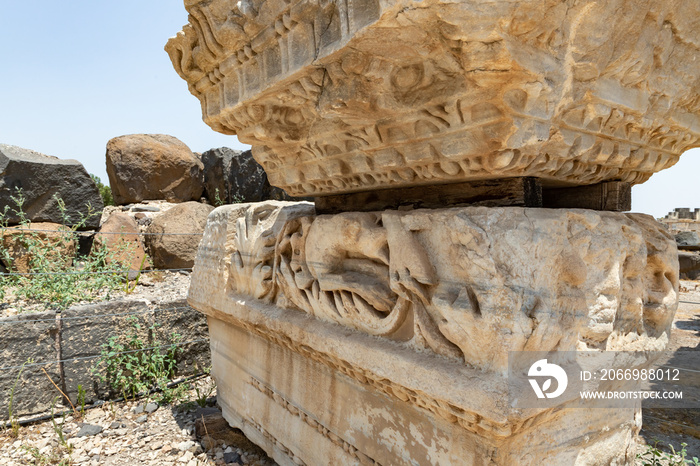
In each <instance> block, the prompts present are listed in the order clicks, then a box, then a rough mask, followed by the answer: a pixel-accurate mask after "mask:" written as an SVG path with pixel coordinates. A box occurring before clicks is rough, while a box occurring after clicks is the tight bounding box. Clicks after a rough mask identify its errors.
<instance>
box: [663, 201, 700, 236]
mask: <svg viewBox="0 0 700 466" xmlns="http://www.w3.org/2000/svg"><path fill="white" fill-rule="evenodd" d="M660 221H661V223H662V224H664V225H665V226H666V227H667V228H668V229H669V231H670V232H671V233H673V234H675V233H680V232H682V231H694V232H696V233H700V209H693V210H691V209H689V208H687V207H678V208H675V209H673V212H669V213H668V214H666V216H665V217H664V218H662V219H660Z"/></svg>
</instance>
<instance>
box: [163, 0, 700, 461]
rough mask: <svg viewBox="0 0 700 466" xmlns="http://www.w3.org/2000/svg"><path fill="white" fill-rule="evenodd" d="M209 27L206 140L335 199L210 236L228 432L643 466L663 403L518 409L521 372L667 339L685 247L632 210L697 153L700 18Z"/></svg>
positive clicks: (563, 10)
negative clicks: (656, 406) (537, 358)
mask: <svg viewBox="0 0 700 466" xmlns="http://www.w3.org/2000/svg"><path fill="white" fill-rule="evenodd" d="M185 6H186V8H187V11H188V12H189V14H190V16H189V24H188V25H186V26H185V27H184V29H183V31H182V32H180V33H178V35H177V36H176V37H174V38H172V39H170V41H169V42H168V44H167V45H166V50H167V52H168V53H169V54H170V57H171V59H172V61H173V65H174V67H175V70H176V71H177V72H178V73H179V74H180V76H181V77H182V78H183V79H185V80H186V81H187V82H188V85H189V89H190V91H191V92H192V94H194V95H195V96H196V97H198V98H199V99H200V101H201V104H202V112H203V117H204V121H205V122H206V123H207V124H209V125H210V126H211V127H212V128H213V129H214V130H216V131H219V132H222V133H225V134H236V135H238V137H239V139H240V140H241V141H242V142H244V143H248V144H251V145H252V146H253V156H254V157H255V159H256V160H257V161H258V162H260V164H261V165H262V166H263V168H264V169H265V171H266V172H267V174H268V178H269V181H270V183H271V184H272V185H275V186H278V187H280V188H283V189H285V190H286V191H287V193H288V194H290V195H292V196H309V197H314V198H315V203H313V204H312V203H306V202H303V203H287V202H275V201H271V202H263V203H253V204H237V205H229V206H223V207H220V208H218V209H216V210H215V211H214V212H212V214H211V215H210V217H209V221H208V225H207V229H206V232H205V235H204V238H203V240H202V243H201V244H200V248H199V251H198V255H197V259H196V263H195V271H194V273H193V277H192V285H191V288H190V294H189V302H190V303H191V305H192V306H194V307H195V308H197V309H199V310H200V311H202V312H203V313H205V314H207V315H208V316H209V328H210V334H211V342H212V343H211V348H212V364H213V367H212V374H213V375H214V377H215V378H216V380H217V384H218V390H219V403H220V404H221V405H222V407H223V411H224V416H225V417H226V419H227V420H228V421H229V422H230V423H231V424H232V425H234V426H236V427H239V428H241V429H242V430H243V431H244V432H245V433H246V435H248V436H249V437H250V438H251V439H252V440H253V441H255V442H256V443H258V444H259V445H261V446H262V447H263V448H264V449H265V450H266V451H267V452H268V453H269V454H270V455H271V456H272V457H273V458H274V459H275V460H276V461H278V462H279V463H280V464H283V465H305V464H307V465H327V464H342V465H350V464H362V465H373V464H377V465H401V464H421V465H423V464H460V465H463V464H465V465H493V464H497V465H511V464H519V465H528V464H581V465H585V464H593V463H595V464H631V463H632V462H633V460H634V456H635V452H634V448H633V443H632V439H633V437H634V435H635V434H636V433H637V432H638V430H639V428H640V426H641V416H640V409H641V408H640V406H641V405H640V404H637V405H636V406H635V407H630V408H606V409H580V408H577V407H576V406H575V405H574V404H572V403H571V402H570V400H569V401H567V400H564V399H562V401H561V402H558V404H555V405H554V406H550V407H547V408H537V409H517V408H515V407H514V406H513V405H512V403H511V401H510V400H509V394H508V361H509V354H511V352H514V351H543V352H560V351H567V350H568V351H578V352H580V353H584V352H593V351H600V350H606V349H607V350H660V349H663V348H664V347H665V345H666V344H667V343H668V339H669V330H670V326H671V322H672V319H673V315H674V313H675V310H676V306H677V300H678V297H677V292H678V259H677V256H676V247H675V243H674V240H673V237H672V236H670V235H669V233H668V232H667V231H666V230H665V229H664V228H663V227H662V226H661V225H660V224H659V223H657V222H656V221H655V220H654V219H653V218H651V217H649V216H646V215H640V214H625V213H622V212H624V211H627V210H629V209H630V188H631V185H632V184H635V183H642V182H644V181H646V180H647V179H648V178H649V177H650V176H651V175H652V174H653V173H655V172H657V171H659V170H662V169H664V168H668V167H670V166H671V165H673V164H674V163H675V162H677V161H678V158H679V157H680V155H681V154H682V153H683V152H684V151H685V150H687V149H689V148H691V147H697V146H698V145H700V139H699V138H700V97H699V95H700V92H699V91H700V83H699V82H698V80H697V76H698V75H699V74H700V62H697V61H695V60H693V58H694V57H696V56H697V55H698V48H699V46H700V31H699V30H698V29H697V27H696V25H695V24H694V23H693V18H696V17H697V15H698V13H699V11H698V9H699V7H698V6H697V4H694V3H692V2H680V1H673V2H652V1H650V0H649V1H637V2H631V3H625V4H618V3H617V2H613V1H612V0H610V1H605V0H604V1H602V2H596V3H591V2H573V3H568V4H567V3H561V2H555V3H547V4H543V3H541V2H534V1H520V2H505V1H496V2H489V3H483V2H476V1H473V0H462V1H450V2H446V1H438V0H428V1H422V2H418V1H409V0H399V1H392V2H389V1H384V0H381V1H380V0H352V1H350V0H347V1H333V2H331V1H322V0H284V1H283V0H247V1H241V2H236V1H232V0H211V1H204V0H187V1H186V2H185Z"/></svg>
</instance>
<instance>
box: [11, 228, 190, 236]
mask: <svg viewBox="0 0 700 466" xmlns="http://www.w3.org/2000/svg"><path fill="white" fill-rule="evenodd" d="M0 230H1V231H9V233H10V234H14V233H23V234H31V233H53V234H55V235H75V236H81V235H82V236H93V235H122V236H202V233H152V232H136V231H124V232H122V231H73V230H39V229H36V230H35V229H31V228H19V227H3V228H0Z"/></svg>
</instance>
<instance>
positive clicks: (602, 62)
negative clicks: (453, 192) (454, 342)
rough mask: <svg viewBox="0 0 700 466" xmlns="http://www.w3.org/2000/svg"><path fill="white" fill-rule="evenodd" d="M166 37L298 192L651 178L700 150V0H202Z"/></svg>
mask: <svg viewBox="0 0 700 466" xmlns="http://www.w3.org/2000/svg"><path fill="white" fill-rule="evenodd" d="M185 6H186V8H187V10H188V12H189V13H190V16H189V24H188V25H187V26H185V28H184V29H183V31H182V32H180V33H178V35H177V36H176V37H174V38H172V39H171V40H170V41H169V42H168V45H167V46H166V50H167V51H168V53H169V54H170V57H171V59H172V61H173V65H174V67H175V69H176V71H177V72H178V73H179V74H180V76H181V77H182V78H183V79H185V80H186V81H187V82H188V83H189V87H190V91H191V92H192V93H193V94H194V95H195V96H197V97H198V98H199V99H200V100H201V102H202V110H203V116H204V120H205V122H206V123H207V124H209V125H210V126H211V127H212V128H213V129H215V130H216V131H219V132H223V133H226V134H237V135H238V137H239V139H240V140H241V141H243V142H245V143H248V144H252V145H253V146H254V156H255V157H256V159H257V160H258V161H259V162H260V163H261V164H262V165H263V167H264V168H265V170H266V171H267V173H268V176H269V179H270V182H271V183H272V184H274V185H276V186H279V187H282V188H284V189H285V190H286V191H287V192H288V193H289V194H291V195H324V194H333V193H341V192H353V191H366V190H370V189H373V188H376V187H388V186H408V185H420V184H434V183H440V182H450V181H454V182H457V181H465V180H470V179H483V178H503V177H509V176H536V177H540V178H543V179H544V180H545V181H549V182H550V183H569V184H593V183H598V182H601V181H605V180H621V181H627V182H631V183H641V182H644V181H645V180H646V179H648V178H649V176H651V174H653V173H655V172H657V171H659V170H662V169H664V168H667V167H670V166H671V165H673V164H674V163H675V162H677V161H678V158H679V156H680V155H681V154H682V153H683V152H684V151H686V150H688V149H689V148H692V147H697V146H698V145H700V142H699V138H700V81H699V80H698V78H697V76H698V75H700V62H698V61H697V60H695V57H697V56H698V54H699V53H700V50H699V48H700V28H699V27H698V24H697V21H696V19H694V18H698V17H700V15H699V13H700V11H698V10H699V7H698V4H697V3H695V2H687V1H682V0H671V1H667V2H655V1H652V0H646V1H635V2H631V1H627V0H605V1H602V2H601V1H599V2H595V3H591V2H584V1H570V2H563V3H562V2H560V1H552V0H526V1H519V2H510V1H496V2H490V3H489V4H488V8H485V7H483V5H482V4H481V3H479V2H475V1H474V0H462V1H450V2H446V1H438V0H424V1H421V2H416V1H411V0H401V1H394V2H388V1H380V0H335V1H329V0H261V1H255V0H246V1H240V2H237V1H233V0H188V1H186V2H185Z"/></svg>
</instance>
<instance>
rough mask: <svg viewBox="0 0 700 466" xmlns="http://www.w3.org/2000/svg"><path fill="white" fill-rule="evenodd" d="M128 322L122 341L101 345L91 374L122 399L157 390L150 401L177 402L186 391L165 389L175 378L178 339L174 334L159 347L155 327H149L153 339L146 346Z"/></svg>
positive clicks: (138, 329)
mask: <svg viewBox="0 0 700 466" xmlns="http://www.w3.org/2000/svg"><path fill="white" fill-rule="evenodd" d="M130 320H131V321H132V331H131V332H130V333H129V334H127V335H126V336H125V337H122V338H120V337H117V336H113V337H111V338H110V339H109V341H108V342H107V343H106V344H104V345H102V351H101V353H100V358H99V359H98V361H97V363H96V364H95V366H94V367H93V369H92V370H93V373H95V374H97V376H98V377H99V378H100V379H101V380H102V381H103V382H107V383H109V386H110V387H111V388H112V389H113V390H115V391H116V392H118V393H120V394H121V395H122V396H123V397H124V398H125V399H134V398H136V397H137V396H143V395H146V394H148V393H149V392H150V391H152V390H157V391H156V392H155V394H154V395H153V396H152V398H153V399H154V400H156V401H158V402H159V403H162V404H168V403H171V402H173V401H174V400H176V399H178V398H180V397H181V396H182V394H183V393H184V388H185V387H181V386H178V387H176V388H169V387H168V384H169V383H170V380H171V379H172V378H173V377H174V376H175V371H176V367H177V355H178V353H179V352H180V351H181V350H180V348H179V346H178V343H179V340H180V336H179V335H177V334H175V333H173V334H172V335H171V338H170V340H171V341H170V342H169V343H166V344H162V343H160V342H159V340H158V338H156V326H155V325H152V326H150V327H148V329H147V330H148V331H149V333H150V335H152V343H151V344H148V343H147V342H145V341H144V340H143V339H142V338H141V335H140V333H141V325H140V324H139V323H138V321H137V319H136V318H135V317H132V318H131V319H130Z"/></svg>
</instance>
